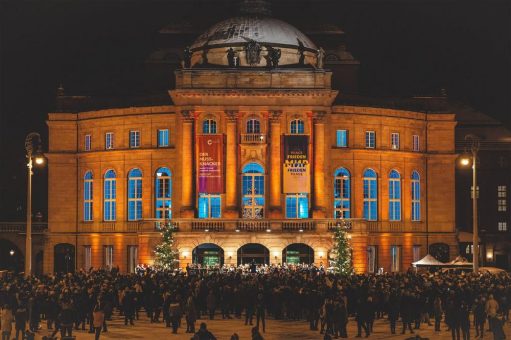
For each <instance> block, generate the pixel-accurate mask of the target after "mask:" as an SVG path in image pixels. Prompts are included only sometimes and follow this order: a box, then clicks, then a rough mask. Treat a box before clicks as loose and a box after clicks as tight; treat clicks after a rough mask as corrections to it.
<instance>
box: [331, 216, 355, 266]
mask: <svg viewBox="0 0 511 340" xmlns="http://www.w3.org/2000/svg"><path fill="white" fill-rule="evenodd" d="M333 237H334V247H333V253H332V255H333V257H335V260H334V263H333V267H334V271H335V272H336V273H338V274H344V275H349V274H352V273H353V262H352V259H351V245H350V242H349V239H348V229H347V228H346V227H345V226H343V225H339V226H337V228H336V229H335V233H334V236H333Z"/></svg>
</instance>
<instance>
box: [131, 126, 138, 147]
mask: <svg viewBox="0 0 511 340" xmlns="http://www.w3.org/2000/svg"><path fill="white" fill-rule="evenodd" d="M129 137H130V138H129V143H130V149H137V148H140V130H130V133H129Z"/></svg>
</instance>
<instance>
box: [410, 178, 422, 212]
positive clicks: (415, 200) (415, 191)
mask: <svg viewBox="0 0 511 340" xmlns="http://www.w3.org/2000/svg"><path fill="white" fill-rule="evenodd" d="M420 181H421V178H420V174H419V172H418V171H416V170H414V171H412V175H411V196H412V197H411V198H412V216H411V217H412V222H420V221H421V182H420Z"/></svg>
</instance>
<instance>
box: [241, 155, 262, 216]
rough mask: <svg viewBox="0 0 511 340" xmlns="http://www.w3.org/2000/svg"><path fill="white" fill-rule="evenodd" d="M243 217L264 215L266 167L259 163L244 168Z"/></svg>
mask: <svg viewBox="0 0 511 340" xmlns="http://www.w3.org/2000/svg"><path fill="white" fill-rule="evenodd" d="M242 191H243V192H242V194H243V198H242V202H243V218H263V217H264V169H263V167H262V166H261V165H259V164H257V163H249V164H247V165H246V166H245V167H244V168H243V177H242Z"/></svg>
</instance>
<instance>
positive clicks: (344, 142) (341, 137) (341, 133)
mask: <svg viewBox="0 0 511 340" xmlns="http://www.w3.org/2000/svg"><path fill="white" fill-rule="evenodd" d="M348 138H349V135H348V130H346V129H339V130H336V131H335V146H336V147H338V148H347V147H348Z"/></svg>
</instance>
